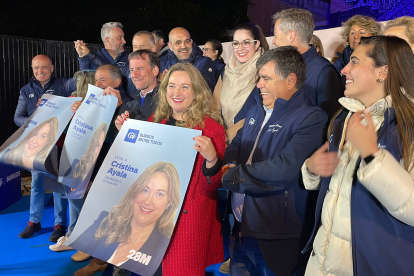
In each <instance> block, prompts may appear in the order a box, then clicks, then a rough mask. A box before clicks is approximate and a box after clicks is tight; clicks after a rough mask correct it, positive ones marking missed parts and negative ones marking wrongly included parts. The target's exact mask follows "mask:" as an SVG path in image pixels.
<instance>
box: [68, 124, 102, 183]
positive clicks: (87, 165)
mask: <svg viewBox="0 0 414 276" xmlns="http://www.w3.org/2000/svg"><path fill="white" fill-rule="evenodd" d="M107 131H108V125H107V124H106V123H102V124H100V125H99V126H98V128H97V129H96V131H95V133H94V134H93V136H92V139H91V141H90V142H89V145H88V148H87V149H86V152H85V154H84V155H82V157H81V158H80V159H79V163H78V164H76V166H75V169H74V170H73V177H75V178H82V180H84V179H85V177H86V176H87V175H88V173H89V171H90V170H91V169H92V167H93V165H94V164H95V161H96V160H95V158H94V150H95V148H96V147H97V146H99V149H101V147H102V145H99V138H100V137H101V134H102V133H103V134H104V138H105V136H106V132H107Z"/></svg>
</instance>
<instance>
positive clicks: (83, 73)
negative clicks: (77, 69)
mask: <svg viewBox="0 0 414 276" xmlns="http://www.w3.org/2000/svg"><path fill="white" fill-rule="evenodd" d="M85 72H96V70H93V69H84V70H82V75H85Z"/></svg>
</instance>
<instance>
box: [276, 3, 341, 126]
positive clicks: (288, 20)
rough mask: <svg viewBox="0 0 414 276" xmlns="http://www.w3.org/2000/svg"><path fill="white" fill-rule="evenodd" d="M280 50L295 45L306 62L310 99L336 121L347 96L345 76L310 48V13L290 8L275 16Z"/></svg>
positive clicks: (312, 24) (306, 82)
mask: <svg viewBox="0 0 414 276" xmlns="http://www.w3.org/2000/svg"><path fill="white" fill-rule="evenodd" d="M273 24H274V35H275V37H274V38H273V41H272V43H273V44H274V45H275V46H276V47H280V46H287V45H291V46H295V47H296V48H297V49H298V51H299V52H300V53H301V54H302V55H303V58H304V59H305V62H306V66H307V71H306V81H305V87H306V89H307V91H306V94H307V95H308V98H309V100H310V101H311V102H312V103H313V104H314V105H316V106H319V107H320V108H322V109H323V110H324V111H325V112H326V113H327V114H328V116H329V118H332V117H333V115H334V114H335V112H336V111H337V110H338V109H339V108H340V105H339V102H338V99H339V98H340V97H342V96H343V94H344V91H343V88H341V87H342V86H341V76H340V75H339V73H338V71H337V70H336V69H335V67H334V66H333V65H332V64H331V63H330V62H329V61H328V60H327V59H325V58H324V57H321V56H319V55H318V52H317V51H316V49H315V48H314V47H313V46H311V45H309V43H310V41H311V39H312V35H313V31H314V29H315V23H314V21H313V15H312V13H311V12H310V11H307V10H304V9H296V8H295V9H287V10H282V11H280V12H277V13H276V14H275V15H273Z"/></svg>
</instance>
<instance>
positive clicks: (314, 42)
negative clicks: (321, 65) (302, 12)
mask: <svg viewBox="0 0 414 276" xmlns="http://www.w3.org/2000/svg"><path fill="white" fill-rule="evenodd" d="M309 44H312V45H313V47H315V49H316V52H318V54H319V55H320V56H321V57H325V53H324V51H323V45H322V41H321V39H320V38H319V37H318V36H316V35H312V39H311V41H310V43H309Z"/></svg>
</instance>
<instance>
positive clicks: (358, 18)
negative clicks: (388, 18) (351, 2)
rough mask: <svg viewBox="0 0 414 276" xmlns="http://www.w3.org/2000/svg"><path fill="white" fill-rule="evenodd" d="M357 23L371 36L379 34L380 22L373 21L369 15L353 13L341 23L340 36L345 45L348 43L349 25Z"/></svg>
mask: <svg viewBox="0 0 414 276" xmlns="http://www.w3.org/2000/svg"><path fill="white" fill-rule="evenodd" d="M353 25H357V26H359V27H361V28H363V29H364V30H365V31H367V32H368V33H369V34H370V35H371V36H374V35H380V34H381V24H380V23H378V22H377V21H375V19H373V18H371V17H369V16H363V15H354V16H352V17H351V18H349V19H348V21H346V22H344V23H342V29H341V33H340V35H341V37H342V40H343V41H344V42H345V46H348V45H349V33H350V32H351V27H352V26H353Z"/></svg>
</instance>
